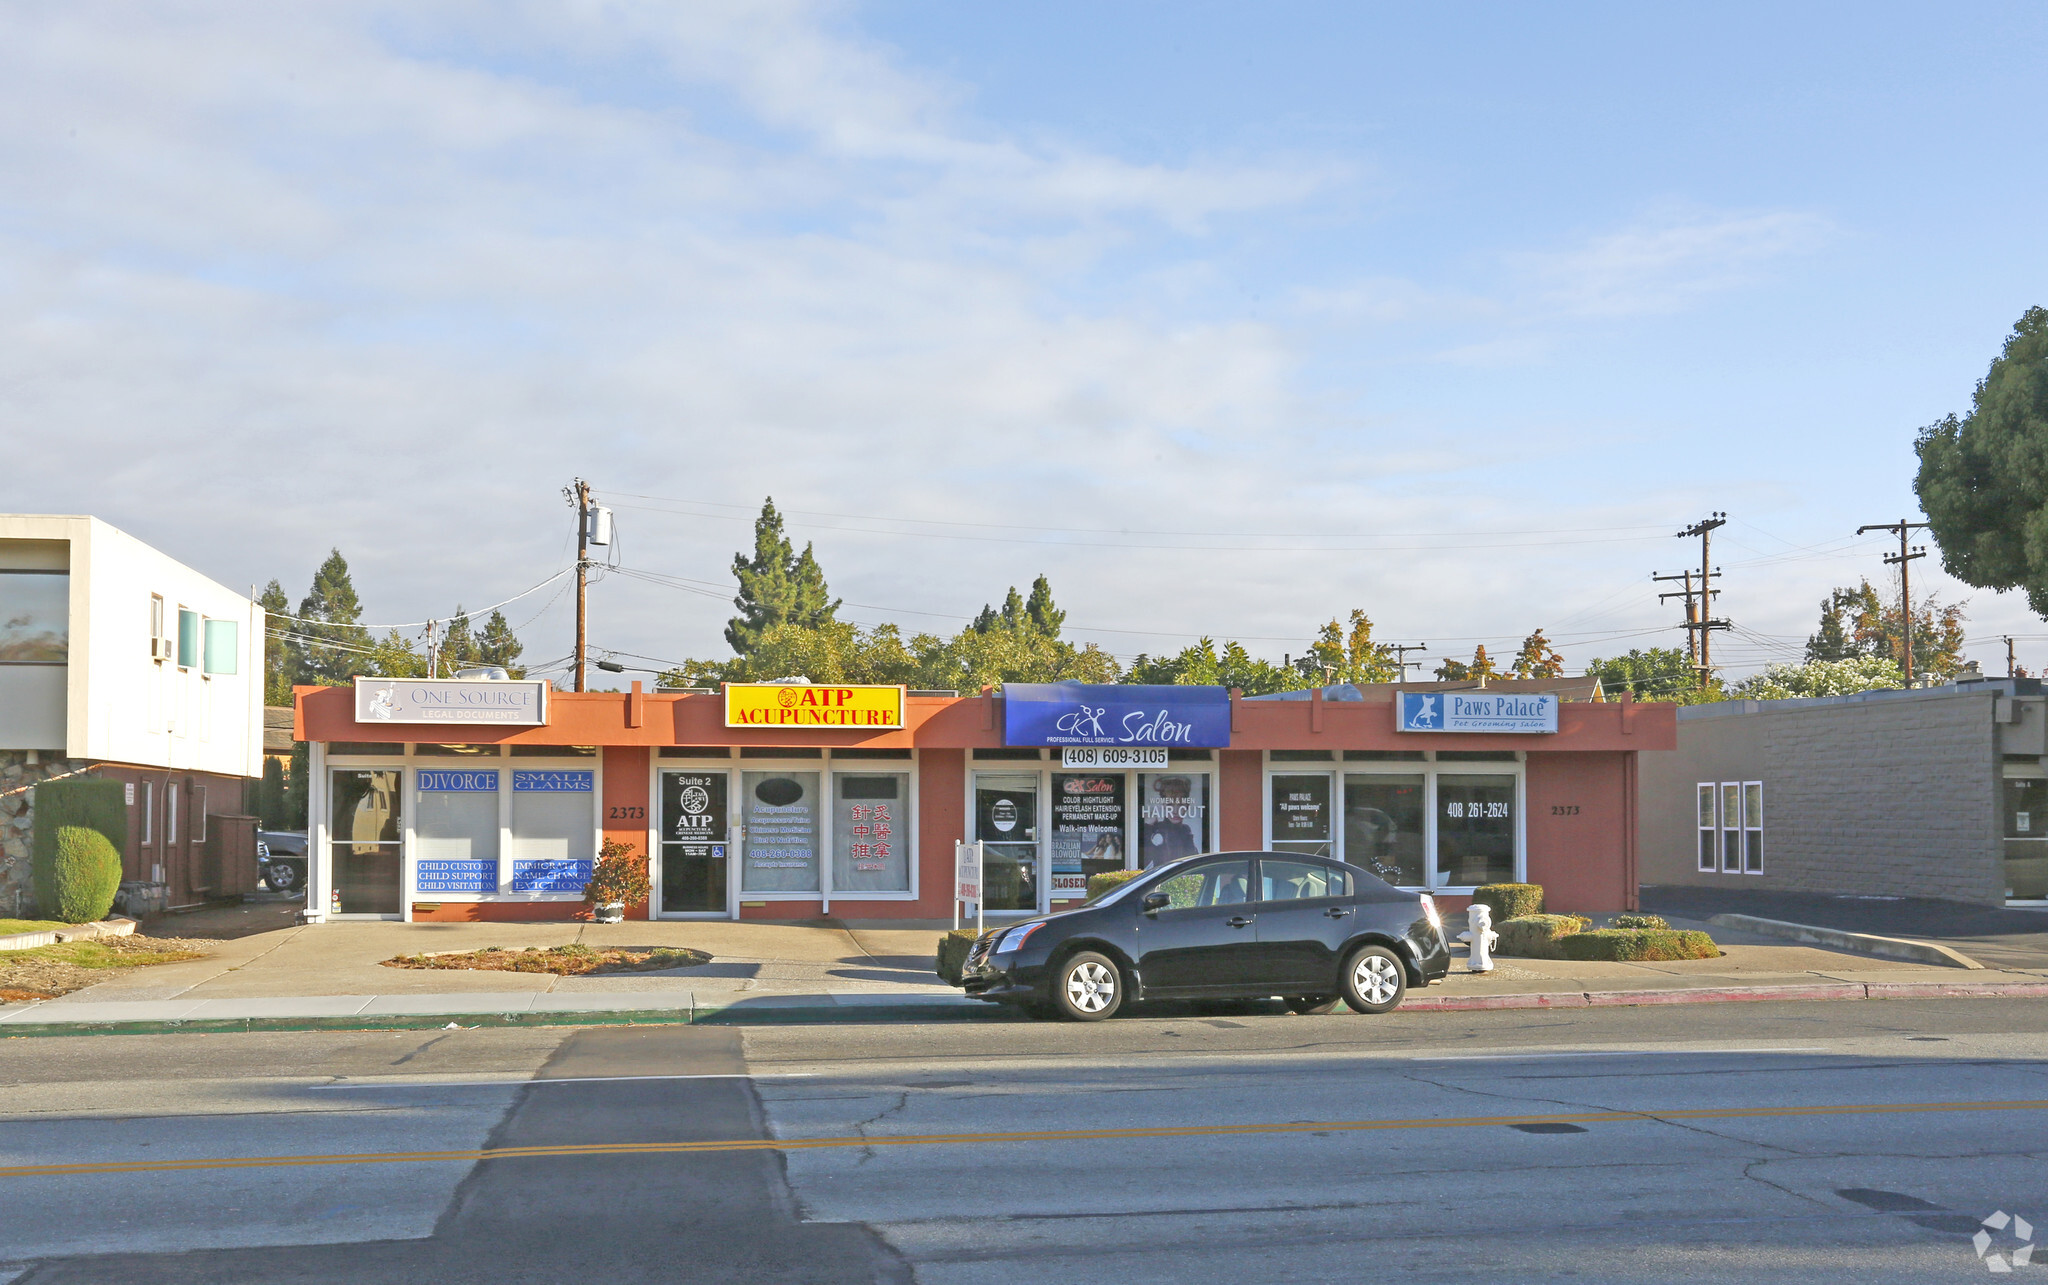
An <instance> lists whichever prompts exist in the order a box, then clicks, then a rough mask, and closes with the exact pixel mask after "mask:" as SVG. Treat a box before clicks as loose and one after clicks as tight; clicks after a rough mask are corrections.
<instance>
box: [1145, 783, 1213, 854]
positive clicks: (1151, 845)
mask: <svg viewBox="0 0 2048 1285" xmlns="http://www.w3.org/2000/svg"><path fill="white" fill-rule="evenodd" d="M1208 842H1209V778H1208V777H1207V776H1203V775H1198V774H1195V773H1181V772H1159V773H1154V772H1147V773H1145V774H1144V775H1142V776H1140V777H1139V778H1138V864H1139V865H1140V866H1143V867H1144V868H1145V869H1147V870H1150V869H1151V868H1152V867H1153V866H1157V865H1164V864H1165V863H1167V862H1169V861H1178V860H1180V859H1181V858H1182V857H1192V856H1194V855H1195V854H1196V853H1197V852H1200V851H1202V850H1203V849H1204V848H1205V847H1206V846H1207V845H1208Z"/></svg>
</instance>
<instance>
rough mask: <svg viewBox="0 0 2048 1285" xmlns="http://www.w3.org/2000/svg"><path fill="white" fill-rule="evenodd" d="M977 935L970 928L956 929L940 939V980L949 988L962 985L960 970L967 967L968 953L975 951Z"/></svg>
mask: <svg viewBox="0 0 2048 1285" xmlns="http://www.w3.org/2000/svg"><path fill="white" fill-rule="evenodd" d="M975 936H976V934H975V932H974V931H973V930H972V929H969V928H956V929H954V930H953V931H952V932H949V933H947V934H946V935H945V936H943V937H941V938H939V978H940V980H942V981H944V982H945V983H946V985H948V986H958V985H959V984H960V970H961V969H963V968H965V967H967V952H969V951H971V950H973V949H974V938H975Z"/></svg>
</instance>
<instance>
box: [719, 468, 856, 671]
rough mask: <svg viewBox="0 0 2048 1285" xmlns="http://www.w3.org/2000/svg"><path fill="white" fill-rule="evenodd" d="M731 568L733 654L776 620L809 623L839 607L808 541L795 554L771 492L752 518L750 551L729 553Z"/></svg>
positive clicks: (728, 631) (747, 648) (729, 638)
mask: <svg viewBox="0 0 2048 1285" xmlns="http://www.w3.org/2000/svg"><path fill="white" fill-rule="evenodd" d="M732 574H733V576H734V578H735V579H737V580H738V581H739V582H740V592H739V596H738V597H736V598H734V599H733V600H732V605H733V606H735V607H737V608H739V612H740V614H739V615H737V616H734V617H733V618H732V620H730V621H729V622H727V624H726V626H725V641H726V645H728V646H730V647H731V648H732V649H733V651H734V652H735V653H736V654H738V655H741V656H745V655H747V654H748V653H749V652H751V651H753V650H754V648H755V647H756V646H757V645H758V644H759V643H760V641H761V635H762V634H763V633H764V632H766V631H767V630H769V629H772V628H774V627H775V626H776V625H780V624H793V625H797V626H800V627H802V628H807V629H813V628H816V627H818V626H819V625H822V624H824V623H825V622H826V621H829V620H832V619H833V618H834V613H836V612H837V611H838V610H839V600H838V599H836V598H833V597H832V596H831V591H830V590H829V589H827V588H826V585H825V573H824V571H823V570H822V569H821V568H820V567H819V566H818V559H817V556H816V555H815V554H814V553H812V551H811V546H810V545H808V544H806V545H805V546H804V551H803V553H802V554H798V553H797V552H796V550H795V546H793V545H792V544H791V543H790V540H789V536H788V535H787V534H786V533H785V532H784V531H783V527H782V514H780V513H778V512H777V511H776V509H775V500H774V498H773V497H770V498H769V499H768V500H766V501H764V502H763V503H762V505H761V516H760V517H758V518H756V519H754V556H753V557H752V558H751V559H749V558H748V557H747V556H746V555H745V554H734V555H733V560H732Z"/></svg>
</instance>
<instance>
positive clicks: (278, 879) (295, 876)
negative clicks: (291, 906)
mask: <svg viewBox="0 0 2048 1285" xmlns="http://www.w3.org/2000/svg"><path fill="white" fill-rule="evenodd" d="M263 882H265V883H267V884H269V885H270V890H271V891H272V892H296V891H298V888H299V885H300V883H302V882H304V881H303V880H301V879H300V878H299V868H298V867H297V866H294V865H292V864H291V863H290V862H287V861H273V862H271V863H270V864H269V865H267V866H265V867H263Z"/></svg>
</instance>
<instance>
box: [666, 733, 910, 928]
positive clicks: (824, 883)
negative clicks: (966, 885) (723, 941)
mask: <svg viewBox="0 0 2048 1285" xmlns="http://www.w3.org/2000/svg"><path fill="white" fill-rule="evenodd" d="M707 761H708V760H707ZM731 771H732V773H733V776H732V778H731V780H730V781H729V783H728V784H727V785H726V792H725V797H726V808H727V811H726V821H727V824H728V825H730V826H731V828H732V835H733V842H732V845H731V846H729V847H727V848H726V860H728V861H730V862H732V863H733V866H732V869H731V870H730V871H729V872H728V874H727V881H728V883H729V884H730V885H731V886H732V888H733V890H734V891H735V892H736V893H737V895H738V897H739V900H740V901H742V902H783V901H815V902H817V903H819V910H818V913H819V914H821V915H829V914H831V913H832V871H831V869H830V868H829V867H830V866H831V864H832V855H831V854H832V817H831V815H830V813H831V811H832V808H831V800H830V798H829V797H827V798H822V799H820V800H819V801H818V886H817V888H815V889H807V888H806V889H795V890H790V891H779V892H748V891H747V890H746V889H745V888H743V887H741V886H740V883H741V880H742V879H744V878H745V875H746V860H747V852H746V846H747V839H746V835H747V823H746V822H745V821H742V820H740V819H739V818H740V817H742V816H745V815H746V813H745V811H744V810H743V805H744V800H743V792H744V790H745V789H746V779H747V778H746V773H748V772H815V773H817V776H818V791H819V793H820V794H826V793H828V791H829V788H830V785H831V760H830V759H828V758H826V757H825V756H824V755H823V754H820V755H819V756H818V757H817V758H814V759H812V758H795V759H779V758H749V759H740V758H735V759H734V760H733V761H732V766H731ZM655 806H656V807H659V806H660V800H659V799H657V800H655ZM896 899H897V900H901V898H900V897H899V898H896ZM862 900H864V901H865V900H866V898H865V897H863V898H862Z"/></svg>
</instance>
